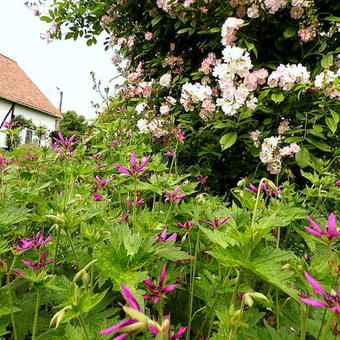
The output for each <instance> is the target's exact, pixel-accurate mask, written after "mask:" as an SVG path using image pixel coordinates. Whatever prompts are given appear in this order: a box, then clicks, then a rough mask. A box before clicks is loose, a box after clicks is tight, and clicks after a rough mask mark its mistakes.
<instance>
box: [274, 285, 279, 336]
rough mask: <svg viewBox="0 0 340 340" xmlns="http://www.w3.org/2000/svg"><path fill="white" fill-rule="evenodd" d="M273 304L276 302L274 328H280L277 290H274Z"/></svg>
mask: <svg viewBox="0 0 340 340" xmlns="http://www.w3.org/2000/svg"><path fill="white" fill-rule="evenodd" d="M275 304H276V308H275V309H276V329H277V330H278V329H280V304H279V292H278V289H276V290H275Z"/></svg>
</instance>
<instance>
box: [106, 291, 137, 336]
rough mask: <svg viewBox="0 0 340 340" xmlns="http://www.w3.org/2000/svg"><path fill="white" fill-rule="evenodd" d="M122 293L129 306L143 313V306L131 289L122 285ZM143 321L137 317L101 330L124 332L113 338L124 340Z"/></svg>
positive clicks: (108, 332)
mask: <svg viewBox="0 0 340 340" xmlns="http://www.w3.org/2000/svg"><path fill="white" fill-rule="evenodd" d="M121 293H122V295H123V297H124V299H125V301H126V302H127V304H128V306H129V307H130V308H132V309H134V310H135V311H137V312H140V313H141V308H140V306H139V303H138V301H137V299H136V297H135V296H134V295H133V293H132V292H131V290H130V289H129V288H128V287H126V286H125V285H122V286H121ZM141 326H142V325H141V322H140V321H138V320H135V319H128V320H125V321H122V322H120V323H118V324H117V325H114V326H113V327H110V328H107V329H103V330H101V331H100V334H111V333H113V332H116V331H120V332H123V334H121V335H119V336H117V337H115V338H114V339H113V340H122V339H126V338H127V337H128V336H129V335H131V334H132V333H133V331H135V330H138V329H139V328H140V327H141Z"/></svg>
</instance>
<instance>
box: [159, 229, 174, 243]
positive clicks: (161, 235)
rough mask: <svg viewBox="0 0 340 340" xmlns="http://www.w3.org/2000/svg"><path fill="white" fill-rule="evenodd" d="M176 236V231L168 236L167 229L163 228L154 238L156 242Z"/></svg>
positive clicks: (170, 239) (166, 240)
mask: <svg viewBox="0 0 340 340" xmlns="http://www.w3.org/2000/svg"><path fill="white" fill-rule="evenodd" d="M176 238H177V233H174V234H172V235H170V236H168V229H165V230H164V231H163V232H162V233H161V234H159V235H155V239H156V240H157V241H158V242H168V241H172V240H176Z"/></svg>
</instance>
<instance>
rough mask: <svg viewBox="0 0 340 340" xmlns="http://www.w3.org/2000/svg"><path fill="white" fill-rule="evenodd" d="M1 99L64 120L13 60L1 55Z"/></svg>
mask: <svg viewBox="0 0 340 340" xmlns="http://www.w3.org/2000/svg"><path fill="white" fill-rule="evenodd" d="M0 98H4V99H7V100H9V101H12V102H15V103H18V104H21V105H24V106H28V107H31V108H34V109H36V110H38V111H42V112H44V113H47V114H50V115H52V116H55V117H59V118H62V115H61V113H60V112H59V110H58V109H57V108H55V107H54V106H53V104H52V103H51V102H50V101H49V100H48V99H47V97H46V96H45V95H44V94H43V93H42V92H41V91H40V90H39V88H38V87H37V86H36V85H35V84H34V83H33V82H32V80H31V79H30V78H29V76H28V75H27V74H26V73H25V72H24V71H23V70H22V69H21V68H20V66H19V65H18V64H17V63H16V62H15V61H14V60H12V59H10V58H7V57H6V56H4V55H2V54H0Z"/></svg>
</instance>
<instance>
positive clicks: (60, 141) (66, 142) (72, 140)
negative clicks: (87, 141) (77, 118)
mask: <svg viewBox="0 0 340 340" xmlns="http://www.w3.org/2000/svg"><path fill="white" fill-rule="evenodd" d="M58 136H59V139H58V138H55V137H53V139H54V140H55V142H56V143H57V144H59V145H62V146H64V147H67V148H69V147H71V146H74V145H76V144H78V143H79V142H80V140H77V141H75V138H76V135H73V136H71V138H69V139H66V138H65V137H64V136H63V134H62V133H61V132H60V131H59V133H58Z"/></svg>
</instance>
